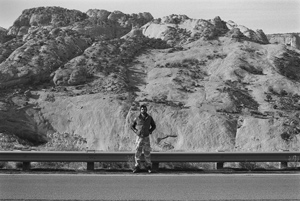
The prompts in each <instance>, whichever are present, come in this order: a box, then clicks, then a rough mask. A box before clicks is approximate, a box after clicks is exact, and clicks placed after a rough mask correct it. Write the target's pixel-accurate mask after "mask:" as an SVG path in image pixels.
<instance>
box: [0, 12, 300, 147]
mask: <svg viewBox="0 0 300 201" xmlns="http://www.w3.org/2000/svg"><path fill="white" fill-rule="evenodd" d="M0 42H1V44H0V52H1V54H0V62H1V63H0V93H1V95H0V142H1V143H0V146H1V147H0V149H1V150H9V149H20V148H22V147H23V148H24V147H27V148H33V147H34V148H35V149H39V150H45V149H46V150H86V149H96V150H103V151H124V150H126V151H129V150H134V143H135V135H134V133H133V132H132V131H131V130H130V128H129V126H130V123H131V121H132V119H133V118H134V116H135V115H137V114H138V113H139V106H140V105H141V104H146V105H147V106H148V108H149V113H150V114H151V115H152V116H153V118H154V119H155V121H156V123H157V130H156V131H155V132H154V133H153V135H152V136H151V140H152V148H153V150H154V151H179V150H181V151H182V150H183V151H218V150H223V151H280V150H290V151H299V149H300V144H299V131H300V120H299V115H300V113H299V108H300V83H299V80H300V69H299V68H300V51H299V50H298V49H296V48H294V47H293V46H289V45H284V44H270V43H269V40H268V38H267V36H266V35H265V34H264V32H263V31H262V30H257V31H253V30H251V29H249V28H246V27H244V26H242V25H237V24H236V23H234V22H232V21H229V22H225V21H223V20H222V19H221V18H220V17H216V18H214V19H211V20H203V19H191V18H189V17H188V16H185V15H170V16H166V17H164V18H162V19H153V17H152V15H151V14H150V13H139V14H131V15H128V14H124V13H122V12H119V11H114V12H109V11H105V10H96V9H93V10H89V11H87V13H82V12H80V11H76V10H68V9H64V8H60V7H40V8H33V9H28V10H25V11H23V13H22V14H21V15H20V17H19V18H18V19H16V21H15V22H14V24H13V25H12V27H10V28H9V30H5V29H1V30H0Z"/></svg>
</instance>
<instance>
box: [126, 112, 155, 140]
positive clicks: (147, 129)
mask: <svg viewBox="0 0 300 201" xmlns="http://www.w3.org/2000/svg"><path fill="white" fill-rule="evenodd" d="M155 128H156V125H155V122H154V120H153V118H152V117H151V116H150V115H148V114H147V115H146V116H145V118H144V117H143V116H142V115H141V114H140V115H139V116H137V117H136V118H135V119H134V120H133V122H132V125H131V129H132V130H133V131H134V132H135V133H136V134H137V135H138V136H139V137H148V136H149V135H150V134H152V132H153V131H154V130H155Z"/></svg>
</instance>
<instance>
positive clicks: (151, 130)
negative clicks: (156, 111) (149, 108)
mask: <svg viewBox="0 0 300 201" xmlns="http://www.w3.org/2000/svg"><path fill="white" fill-rule="evenodd" d="M150 126H151V128H150V129H149V132H150V134H152V132H153V131H154V130H155V129H156V125H155V122H154V120H153V118H152V117H151V121H150Z"/></svg>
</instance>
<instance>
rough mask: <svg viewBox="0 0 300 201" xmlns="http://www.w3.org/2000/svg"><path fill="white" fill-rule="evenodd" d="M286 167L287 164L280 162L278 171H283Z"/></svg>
mask: <svg viewBox="0 0 300 201" xmlns="http://www.w3.org/2000/svg"><path fill="white" fill-rule="evenodd" d="M287 167H288V162H280V169H285V168H287Z"/></svg>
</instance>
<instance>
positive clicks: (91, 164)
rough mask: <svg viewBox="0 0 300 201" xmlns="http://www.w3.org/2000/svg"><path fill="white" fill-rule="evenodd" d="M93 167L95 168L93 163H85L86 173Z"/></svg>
mask: <svg viewBox="0 0 300 201" xmlns="http://www.w3.org/2000/svg"><path fill="white" fill-rule="evenodd" d="M94 167H95V165H94V162H87V168H86V169H87V170H88V171H93V170H94Z"/></svg>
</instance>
